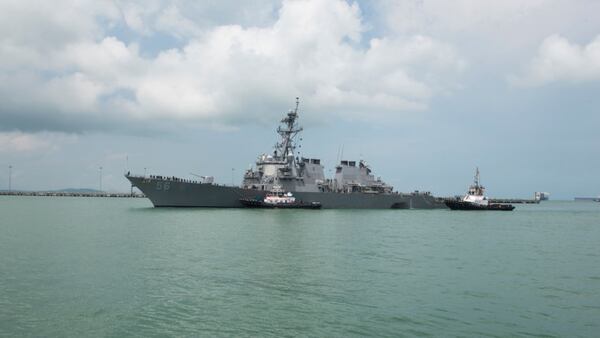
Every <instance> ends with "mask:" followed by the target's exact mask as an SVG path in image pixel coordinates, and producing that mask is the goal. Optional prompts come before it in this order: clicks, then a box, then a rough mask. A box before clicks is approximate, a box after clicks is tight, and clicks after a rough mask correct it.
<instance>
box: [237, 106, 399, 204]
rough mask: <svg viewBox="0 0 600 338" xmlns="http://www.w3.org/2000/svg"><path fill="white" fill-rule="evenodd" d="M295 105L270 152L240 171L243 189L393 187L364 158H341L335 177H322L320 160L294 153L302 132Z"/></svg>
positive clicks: (358, 189)
mask: <svg viewBox="0 0 600 338" xmlns="http://www.w3.org/2000/svg"><path fill="white" fill-rule="evenodd" d="M298 105H299V100H298V98H296V108H295V109H294V110H290V112H289V113H288V114H287V116H286V117H285V118H283V119H282V120H281V125H280V126H279V127H278V128H277V133H278V134H279V135H280V137H281V139H280V141H279V142H277V143H276V144H275V147H274V150H273V153H272V154H262V155H260V156H259V157H258V159H257V160H256V167H255V168H250V169H248V170H247V171H246V173H245V174H244V180H243V182H242V187H243V188H245V189H259V190H270V189H272V187H273V185H274V184H275V182H277V183H278V184H279V185H281V186H282V187H283V189H285V190H286V191H301V192H337V193H370V194H378V193H392V190H393V188H392V187H391V186H389V185H387V184H386V183H385V182H383V181H381V179H380V178H377V179H375V176H374V175H373V174H372V173H371V168H370V167H369V166H368V165H367V164H366V162H365V161H363V160H360V161H358V163H357V162H356V161H347V160H342V161H340V163H339V164H338V165H337V166H336V167H335V177H333V178H331V179H326V178H325V175H324V167H323V166H322V165H321V160H320V159H317V158H304V157H302V158H298V157H295V156H294V153H295V149H296V138H297V136H298V134H299V133H300V132H301V131H302V127H300V126H299V125H298Z"/></svg>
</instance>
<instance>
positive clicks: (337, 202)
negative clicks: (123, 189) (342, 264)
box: [126, 98, 445, 209]
mask: <svg viewBox="0 0 600 338" xmlns="http://www.w3.org/2000/svg"><path fill="white" fill-rule="evenodd" d="M299 103H300V102H299V99H298V98H296V106H295V109H293V110H290V111H289V112H288V113H287V114H286V115H285V116H284V117H283V119H281V121H280V125H279V127H278V128H277V133H278V134H279V140H278V141H277V142H276V144H275V146H274V148H273V151H272V153H270V154H261V155H260V156H258V158H257V160H256V163H255V167H254V168H250V169H248V170H247V171H246V172H245V173H244V178H243V181H242V184H241V186H239V187H233V186H223V185H217V184H214V183H213V182H212V181H211V182H210V183H208V182H206V181H205V182H196V181H190V180H186V179H180V178H176V177H163V176H150V177H148V176H146V175H144V176H135V175H129V174H128V175H126V177H127V178H128V179H129V180H130V181H131V183H132V184H133V185H134V186H136V187H138V188H139V189H140V190H141V191H142V192H143V193H144V194H145V195H146V196H147V197H148V198H149V199H150V200H151V201H152V203H153V204H154V206H192V207H242V204H241V203H240V199H247V198H256V199H260V198H264V197H265V196H266V194H267V193H268V192H269V191H272V190H273V188H274V186H278V187H279V188H280V189H282V190H284V191H288V192H293V194H294V196H295V198H296V199H299V200H302V201H304V202H306V203H313V202H315V203H319V204H320V205H322V206H323V208H399V209H411V208H444V207H445V205H444V203H443V201H442V200H440V199H437V198H435V197H433V196H431V194H429V193H428V192H425V193H423V192H417V191H416V192H414V193H407V194H404V193H399V192H394V191H393V187H392V186H390V185H388V184H386V183H385V182H383V181H382V180H381V179H380V178H375V176H374V175H373V173H372V169H371V168H370V166H369V165H367V164H366V162H365V161H363V160H360V161H358V162H357V161H349V160H342V161H340V163H339V164H338V165H337V166H336V167H335V175H334V176H333V177H331V178H326V177H325V174H324V167H323V165H322V164H321V160H320V159H318V158H305V157H298V156H295V151H296V147H297V143H298V139H299V134H300V132H302V130H303V129H302V127H301V126H300V125H299V123H298V118H299V112H298V108H299Z"/></svg>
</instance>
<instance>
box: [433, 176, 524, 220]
mask: <svg viewBox="0 0 600 338" xmlns="http://www.w3.org/2000/svg"><path fill="white" fill-rule="evenodd" d="M484 192H485V188H484V187H483V186H482V185H481V184H479V168H477V169H476V170H475V182H474V183H473V185H471V186H470V187H469V191H468V192H467V194H466V195H465V196H464V197H463V198H462V199H456V200H447V201H445V202H444V203H446V206H447V207H448V208H450V209H452V210H500V211H511V210H513V209H514V208H515V207H514V206H513V205H512V204H500V203H490V201H489V200H488V198H487V197H486V196H485V195H484Z"/></svg>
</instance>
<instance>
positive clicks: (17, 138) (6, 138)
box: [0, 132, 75, 153]
mask: <svg viewBox="0 0 600 338" xmlns="http://www.w3.org/2000/svg"><path fill="white" fill-rule="evenodd" d="M74 139H75V138H74V137H73V136H65V135H62V134H57V133H40V134H27V133H23V132H0V153H30V152H38V151H43V152H46V151H50V150H58V149H59V148H60V145H61V144H64V143H65V142H71V141H73V140H74Z"/></svg>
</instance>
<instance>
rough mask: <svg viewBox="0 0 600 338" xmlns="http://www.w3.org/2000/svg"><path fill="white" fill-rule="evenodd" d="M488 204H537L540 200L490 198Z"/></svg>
mask: <svg viewBox="0 0 600 338" xmlns="http://www.w3.org/2000/svg"><path fill="white" fill-rule="evenodd" d="M490 203H500V204H539V203H540V200H536V199H526V198H490Z"/></svg>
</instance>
